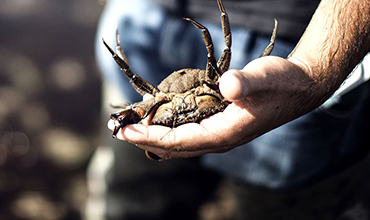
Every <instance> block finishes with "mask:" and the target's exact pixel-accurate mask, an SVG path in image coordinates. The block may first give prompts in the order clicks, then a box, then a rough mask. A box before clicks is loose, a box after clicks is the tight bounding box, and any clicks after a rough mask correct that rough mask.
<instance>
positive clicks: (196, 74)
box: [103, 0, 277, 160]
mask: <svg viewBox="0 0 370 220" xmlns="http://www.w3.org/2000/svg"><path fill="white" fill-rule="evenodd" d="M217 3H218V7H219V10H220V12H221V17H220V18H221V26H222V31H223V37H224V41H225V48H224V50H223V52H222V54H221V57H220V58H219V59H218V61H217V62H216V58H215V56H214V48H213V43H212V38H211V35H210V33H209V31H208V29H207V28H206V27H205V26H203V25H202V24H200V23H198V22H197V21H195V20H193V19H191V18H184V20H186V21H189V22H191V23H192V24H193V25H194V26H195V27H196V28H198V29H200V30H201V32H202V38H203V41H204V44H205V46H206V50H207V53H208V55H207V64H206V68H205V70H200V69H193V68H187V69H181V70H178V71H175V72H173V73H172V74H170V75H169V76H168V77H167V78H165V79H164V80H163V81H162V82H161V83H160V84H159V85H158V87H155V86H154V85H152V84H151V83H149V82H148V81H146V80H145V79H143V78H141V77H140V76H139V75H137V74H134V73H132V72H131V69H130V66H129V63H128V61H127V58H126V56H125V54H124V52H123V50H122V48H121V47H120V41H119V36H118V31H117V30H116V39H115V41H116V52H114V50H113V49H112V48H110V47H109V46H108V45H107V43H106V42H105V41H104V39H103V43H104V45H105V46H106V47H107V49H108V50H109V52H110V53H111V55H112V56H113V59H114V60H115V61H116V63H117V64H118V65H119V67H120V68H121V70H122V71H123V73H124V74H125V76H126V77H127V78H128V80H129V81H130V83H131V85H132V86H133V87H134V88H135V90H136V91H137V92H138V93H139V94H140V95H142V96H144V95H145V94H150V95H152V97H153V98H150V99H147V100H144V101H141V102H137V103H133V104H129V103H125V104H122V105H119V106H114V107H118V108H121V110H119V111H118V112H116V113H112V114H111V115H110V118H111V119H112V120H114V124H115V127H114V129H113V134H112V136H113V137H114V138H115V137H116V135H117V133H118V132H119V130H120V129H122V128H124V127H125V126H126V125H129V124H136V123H139V122H140V121H141V120H142V119H144V118H146V117H147V116H148V115H149V114H150V113H153V116H152V118H151V121H150V124H154V125H164V126H168V127H171V128H174V127H177V126H179V125H182V124H185V123H191V122H195V123H199V122H200V121H201V120H202V119H204V118H207V117H209V116H211V115H213V114H216V113H218V112H221V111H223V110H224V109H225V108H226V107H227V106H228V105H229V104H230V102H229V101H227V100H225V99H224V97H223V96H222V95H221V93H220V90H219V88H218V79H219V78H220V77H221V75H222V74H223V73H224V72H226V71H227V70H228V69H229V66H230V60H231V32H230V24H229V19H228V15H227V13H226V10H225V8H224V6H223V4H222V1H221V0H217ZM276 31H277V21H276V19H275V26H274V29H273V32H272V36H271V40H270V43H269V44H268V45H267V47H266V48H265V49H264V51H263V52H262V53H261V55H260V57H263V56H268V55H270V53H271V52H272V50H273V47H274V42H275V37H276ZM146 155H147V157H148V158H150V159H154V160H158V159H160V158H159V157H158V156H156V155H155V154H153V153H150V152H148V151H146Z"/></svg>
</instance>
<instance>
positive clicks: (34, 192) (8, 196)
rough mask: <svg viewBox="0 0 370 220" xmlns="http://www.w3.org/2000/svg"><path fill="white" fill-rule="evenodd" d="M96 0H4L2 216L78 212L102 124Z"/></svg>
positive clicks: (0, 15)
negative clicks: (96, 48) (87, 170)
mask: <svg viewBox="0 0 370 220" xmlns="http://www.w3.org/2000/svg"><path fill="white" fill-rule="evenodd" d="M103 5H104V2H103V1H99V0H63V1H47V0H28V1H24V0H4V1H0V220H5V219H35V220H36V219H37V220H49V219H50V220H52V219H53V220H58V219H68V220H73V219H81V216H80V210H81V208H83V205H84V201H85V199H86V196H87V191H86V182H85V170H86V166H87V164H88V161H89V158H90V157H91V154H92V152H93V151H94V149H95V147H96V145H97V144H96V143H97V139H98V138H97V136H98V135H97V134H98V130H99V129H100V128H101V126H102V125H101V123H99V122H100V119H99V112H100V76H99V73H98V71H97V68H96V64H95V61H94V44H93V43H94V38H95V31H96V24H97V21H98V18H99V15H100V12H101V10H102V7H103Z"/></svg>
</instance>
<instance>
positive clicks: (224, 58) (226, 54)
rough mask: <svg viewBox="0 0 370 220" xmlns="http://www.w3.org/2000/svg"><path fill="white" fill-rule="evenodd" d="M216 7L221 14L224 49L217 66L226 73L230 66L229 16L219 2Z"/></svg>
mask: <svg viewBox="0 0 370 220" xmlns="http://www.w3.org/2000/svg"><path fill="white" fill-rule="evenodd" d="M217 3H218V7H219V9H220V12H221V17H220V18H221V26H222V33H223V35H224V40H225V49H224V50H223V52H222V54H221V57H220V59H219V60H218V62H217V66H218V67H219V68H220V69H221V71H222V72H226V71H227V70H228V69H229V66H230V60H231V49H230V48H231V32H230V23H229V16H228V15H227V13H226V10H225V7H224V5H223V4H222V1H221V0H217Z"/></svg>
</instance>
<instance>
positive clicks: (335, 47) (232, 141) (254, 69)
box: [108, 0, 370, 159]
mask: <svg viewBox="0 0 370 220" xmlns="http://www.w3.org/2000/svg"><path fill="white" fill-rule="evenodd" d="M369 17H370V4H369V1H360V0H359V1H345V0H323V1H321V3H320V5H319V7H318V9H317V11H316V12H315V15H314V16H313V18H312V20H311V22H310V24H309V26H308V28H307V30H306V32H305V34H304V35H303V36H302V38H301V40H300V42H299V43H298V44H297V46H296V48H295V49H294V50H293V51H292V53H291V54H290V55H289V57H288V58H287V59H283V58H279V57H273V56H269V57H263V58H259V59H256V60H254V61H252V62H250V63H248V64H247V65H246V66H245V67H244V68H243V69H242V70H229V71H227V72H225V73H224V74H223V75H222V77H221V78H220V80H219V88H220V91H221V94H222V95H223V96H224V97H225V98H226V99H227V100H229V101H232V102H233V103H231V104H230V105H229V106H228V107H227V108H226V109H225V110H224V112H220V113H217V114H215V115H213V116H211V117H209V118H206V119H204V120H202V121H201V122H200V123H199V124H196V123H189V124H184V125H180V126H178V127H176V128H169V127H165V126H158V125H148V120H144V124H134V125H128V126H126V127H125V128H123V129H122V130H121V131H120V132H119V133H118V134H117V138H118V139H121V140H126V141H129V142H131V143H134V144H136V145H137V146H138V147H140V148H142V149H145V150H148V151H150V152H153V153H155V154H156V155H158V156H159V157H161V158H162V159H171V158H187V157H195V156H199V155H202V154H205V153H214V152H225V151H228V150H231V149H233V148H235V147H237V146H239V145H241V144H244V143H247V142H249V141H251V140H253V139H254V138H256V137H258V136H260V135H262V134H264V133H266V132H268V131H270V130H272V129H274V128H276V127H278V126H280V125H282V124H284V123H286V122H288V121H290V120H293V119H295V118H297V117H299V116H301V115H303V114H305V113H307V112H309V111H311V110H313V109H315V108H316V107H318V106H319V105H320V104H322V103H323V102H324V101H325V100H326V99H327V98H328V97H330V95H331V94H332V93H333V92H334V91H335V90H336V89H337V88H338V87H339V85H340V84H341V83H342V82H343V81H344V79H345V78H346V77H347V75H348V74H349V73H350V72H351V70H352V69H353V68H354V67H355V66H356V64H357V63H358V62H360V61H361V59H362V58H363V57H364V56H365V54H366V53H368V52H369V48H370V34H369V33H370V18H369ZM108 127H109V128H110V129H113V127H114V126H113V122H112V121H110V122H108Z"/></svg>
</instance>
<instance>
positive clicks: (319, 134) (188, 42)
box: [96, 0, 370, 189]
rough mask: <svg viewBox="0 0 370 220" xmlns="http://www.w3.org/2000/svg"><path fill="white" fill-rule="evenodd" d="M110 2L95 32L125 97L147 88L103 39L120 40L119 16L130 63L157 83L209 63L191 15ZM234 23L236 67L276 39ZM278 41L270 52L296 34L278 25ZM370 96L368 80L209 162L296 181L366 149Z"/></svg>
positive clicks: (218, 47) (261, 177)
mask: <svg viewBox="0 0 370 220" xmlns="http://www.w3.org/2000/svg"><path fill="white" fill-rule="evenodd" d="M107 7H109V9H108V10H105V12H106V13H105V14H103V17H102V19H101V24H100V25H99V26H100V27H101V28H100V29H99V32H98V36H97V38H98V40H97V45H96V48H97V57H98V62H99V65H100V67H101V70H102V73H103V76H104V78H105V80H106V81H107V82H108V83H111V84H112V85H113V84H116V85H117V86H118V87H119V88H121V93H122V94H124V95H125V96H126V97H127V100H126V101H128V102H136V101H139V100H141V96H140V95H139V94H137V93H136V91H135V90H134V89H133V88H132V87H131V85H130V84H129V83H128V80H127V79H126V78H125V77H124V76H123V74H122V73H121V72H120V70H119V69H118V67H117V66H116V64H115V63H114V62H113V60H112V59H111V57H110V56H109V53H108V52H107V51H106V49H105V48H103V46H102V44H101V41H100V38H101V37H105V38H106V40H107V42H108V44H109V45H114V25H115V24H118V26H119V33H120V40H121V46H122V48H123V49H124V51H125V53H126V56H127V58H128V61H129V63H130V66H131V69H132V71H133V72H134V73H137V74H138V75H140V76H141V77H142V78H144V79H146V80H148V81H149V82H151V83H153V84H154V85H157V84H158V83H159V82H160V81H161V80H162V79H163V78H165V77H166V76H168V75H169V74H170V73H171V72H172V71H174V70H177V69H180V68H184V67H193V68H201V69H204V68H205V64H206V56H207V55H206V50H205V46H204V43H203V41H202V38H201V33H200V30H198V29H196V28H194V27H193V26H192V25H191V24H189V23H188V22H186V21H183V20H182V19H181V18H179V17H176V16H174V15H168V14H166V12H165V11H163V10H162V9H161V8H159V7H156V6H155V5H154V4H153V3H151V1H147V0H135V1H131V0H111V1H110V2H109V5H108V6H107ZM215 7H217V5H216V4H215ZM226 10H227V9H226ZM107 12H109V13H107ZM229 16H232V15H229ZM199 22H200V23H202V24H203V25H205V26H206V27H207V28H208V29H209V31H210V33H211V35H212V38H213V43H214V46H215V55H216V58H217V57H219V55H220V54H221V51H222V50H223V48H224V40H223V35H222V31H221V28H220V25H219V24H213V23H209V22H205V21H199ZM272 28H273V21H271V30H272ZM231 31H232V42H233V45H232V60H231V68H239V69H240V68H243V67H244V66H245V64H247V63H248V62H249V61H250V60H252V59H254V58H257V57H258V56H259V55H260V53H261V52H262V51H263V49H264V47H265V46H266V45H267V44H268V42H269V39H270V36H264V35H260V34H257V33H253V32H250V31H248V30H245V29H242V28H238V27H231ZM275 45H276V46H275V48H274V51H273V53H272V54H273V55H277V56H281V57H286V56H287V55H288V53H289V52H290V51H291V50H292V49H293V46H294V45H295V42H286V41H282V40H279V33H278V35H277V41H276V44H275ZM369 99H370V96H369V86H368V84H365V85H364V86H361V87H360V88H358V89H356V90H354V91H353V92H351V93H350V94H348V95H346V96H344V97H343V98H342V102H340V103H338V104H337V105H335V106H332V108H330V109H325V110H324V109H321V108H319V109H317V110H315V111H313V112H311V113H309V114H306V115H304V116H302V117H300V118H298V119H297V120H295V121H292V122H290V123H288V124H285V125H283V126H281V127H279V128H277V129H275V130H273V131H271V132H269V133H267V134H265V135H263V136H261V137H259V138H257V139H255V140H254V141H252V142H250V143H248V144H245V145H243V146H240V147H237V148H235V149H234V150H232V151H230V152H227V153H223V154H208V155H204V156H203V157H202V161H203V164H204V165H205V166H207V167H209V168H212V169H214V170H216V171H218V172H220V173H222V174H224V175H226V176H228V177H232V178H237V179H239V180H242V181H244V182H245V183H247V184H251V185H255V186H259V187H266V188H270V189H287V188H292V187H295V186H300V185H302V184H305V183H308V182H310V181H313V180H315V179H319V177H320V176H322V175H324V174H325V175H327V174H328V173H334V172H335V171H336V170H338V169H339V168H340V167H341V166H342V165H343V164H350V163H351V162H353V161H354V160H356V159H357V157H358V155H359V152H362V151H361V150H362V145H363V142H362V141H363V139H364V138H366V137H365V136H366V134H365V130H366V128H367V127H366V126H367V125H368V122H369V120H368V119H369V118H368V117H369V116H368V112H369V105H368V104H367V103H370V102H369V101H370V100H369ZM230 138H232V137H230Z"/></svg>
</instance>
